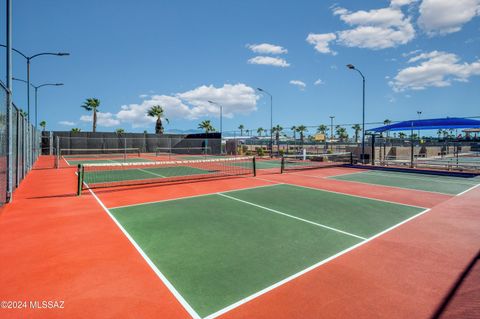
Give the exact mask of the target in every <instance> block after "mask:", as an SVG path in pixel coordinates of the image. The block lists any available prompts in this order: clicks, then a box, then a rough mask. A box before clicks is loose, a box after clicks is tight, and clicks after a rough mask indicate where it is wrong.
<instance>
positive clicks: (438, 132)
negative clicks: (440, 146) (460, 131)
mask: <svg viewBox="0 0 480 319" xmlns="http://www.w3.org/2000/svg"><path fill="white" fill-rule="evenodd" d="M442 133H443V131H442V130H441V129H439V130H438V131H437V136H438V138H440V136H442Z"/></svg>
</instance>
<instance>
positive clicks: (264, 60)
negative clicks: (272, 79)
mask: <svg viewBox="0 0 480 319" xmlns="http://www.w3.org/2000/svg"><path fill="white" fill-rule="evenodd" d="M248 63H249V64H260V65H271V66H277V67H282V68H286V67H289V66H290V64H289V63H288V62H287V61H286V60H285V59H282V58H274V57H271V56H256V57H254V58H251V59H249V60H248Z"/></svg>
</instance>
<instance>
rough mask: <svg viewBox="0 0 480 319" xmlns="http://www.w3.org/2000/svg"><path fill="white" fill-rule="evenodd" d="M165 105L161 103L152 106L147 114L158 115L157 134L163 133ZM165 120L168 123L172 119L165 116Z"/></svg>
mask: <svg viewBox="0 0 480 319" xmlns="http://www.w3.org/2000/svg"><path fill="white" fill-rule="evenodd" d="M163 112H164V111H163V107H161V106H160V105H154V106H152V107H151V108H150V109H149V110H148V111H147V115H148V116H150V117H156V118H157V121H156V122H155V134H163V130H164V128H163V124H162V117H163V116H164V114H163ZM165 121H166V122H167V123H170V121H169V120H168V119H167V118H165Z"/></svg>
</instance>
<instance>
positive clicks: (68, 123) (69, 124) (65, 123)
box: [58, 121, 75, 126]
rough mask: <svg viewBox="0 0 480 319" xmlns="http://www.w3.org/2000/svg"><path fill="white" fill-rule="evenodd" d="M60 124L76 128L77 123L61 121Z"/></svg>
mask: <svg viewBox="0 0 480 319" xmlns="http://www.w3.org/2000/svg"><path fill="white" fill-rule="evenodd" d="M58 124H60V125H64V126H74V125H75V122H72V121H59V122H58Z"/></svg>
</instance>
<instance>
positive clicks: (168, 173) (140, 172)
mask: <svg viewBox="0 0 480 319" xmlns="http://www.w3.org/2000/svg"><path fill="white" fill-rule="evenodd" d="M212 172H215V171H212V170H205V169H199V168H195V167H190V166H175V167H145V168H132V169H117V170H115V169H112V170H105V171H91V172H85V173H84V182H85V183H87V184H89V183H92V184H93V183H108V182H122V181H135V180H145V179H152V178H155V179H158V178H167V177H174V176H189V175H199V174H208V173H212Z"/></svg>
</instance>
